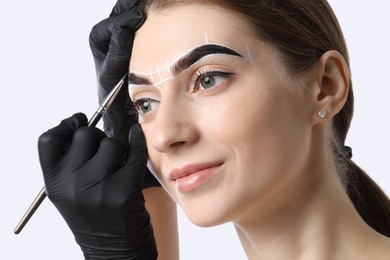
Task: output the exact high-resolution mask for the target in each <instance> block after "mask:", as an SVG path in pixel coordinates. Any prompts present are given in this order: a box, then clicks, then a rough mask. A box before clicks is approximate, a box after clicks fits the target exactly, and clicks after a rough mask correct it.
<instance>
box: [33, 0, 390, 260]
mask: <svg viewBox="0 0 390 260" xmlns="http://www.w3.org/2000/svg"><path fill="white" fill-rule="evenodd" d="M119 2H122V4H123V3H126V1H119ZM129 2H133V1H129ZM132 4H133V3H131V5H132ZM131 8H133V7H132V6H131ZM140 8H142V10H143V11H144V13H145V15H146V20H145V22H144V23H143V24H142V26H141V27H140V28H139V29H138V30H137V32H136V34H135V38H134V44H133V46H132V54H131V61H130V69H129V70H130V72H129V95H130V98H131V100H132V101H133V103H134V106H135V109H136V111H137V112H138V120H139V123H140V126H141V128H142V130H143V131H141V129H140V128H139V126H138V125H136V126H135V127H134V128H133V129H132V131H131V133H130V139H129V144H128V145H124V144H123V143H121V142H119V141H118V140H117V139H113V138H106V137H105V135H104V134H103V133H101V132H100V131H98V130H97V129H94V128H87V127H83V126H86V124H87V123H86V119H85V116H83V115H80V114H78V115H75V116H73V117H71V118H68V119H66V120H64V121H63V122H62V123H61V124H60V125H59V126H58V127H56V128H53V129H51V130H50V131H48V132H46V133H44V134H43V135H42V136H41V138H40V140H39V150H40V151H39V152H40V161H41V165H42V169H43V172H44V176H45V186H46V191H47V193H48V196H49V198H50V199H51V200H52V201H53V203H54V204H55V205H56V207H57V208H58V209H59V211H60V212H61V214H62V215H63V217H64V218H65V220H66V221H67V223H68V225H69V226H70V228H71V230H72V231H73V233H74V234H75V237H76V241H77V242H78V243H79V245H80V246H81V249H82V250H83V252H84V255H85V257H86V258H87V259H155V258H156V257H157V250H156V245H155V243H154V236H155V237H156V242H157V247H158V250H159V253H160V257H163V256H164V255H165V253H166V252H164V250H166V249H168V250H167V251H169V250H170V249H172V248H175V245H177V240H176V238H177V237H176V236H172V237H171V236H170V229H169V228H167V226H168V227H170V226H171V225H172V222H169V223H168V224H167V225H164V223H163V222H158V221H156V220H158V219H159V217H161V216H159V214H158V213H156V212H157V211H149V212H150V215H151V219H152V225H153V229H154V236H153V231H152V229H151V225H150V223H149V216H148V213H147V212H146V210H145V207H144V201H143V196H142V188H143V176H144V174H145V165H146V162H147V159H148V166H149V169H150V170H151V171H152V172H153V174H154V176H155V177H156V178H157V179H158V181H159V182H160V183H161V185H162V186H163V187H164V188H165V190H166V191H167V192H168V193H169V195H170V196H171V197H172V198H173V199H174V201H175V202H177V203H178V204H179V205H180V206H181V207H182V208H183V209H184V211H185V212H186V214H187V216H188V218H189V219H190V220H191V221H192V222H193V223H195V224H196V225H199V226H203V227H209V226H215V225H218V224H222V223H226V222H232V223H233V224H234V226H235V228H236V230H237V234H238V235H239V238H240V240H241V244H242V246H243V248H244V250H245V253H246V255H247V257H248V258H249V259H388V258H389V256H390V239H389V238H388V237H389V236H390V228H389V227H390V203H389V200H388V199H387V197H386V196H385V195H384V194H383V192H382V191H381V190H380V189H379V188H378V186H377V185H376V184H375V183H374V182H373V181H372V180H371V179H370V178H369V177H368V176H367V175H366V174H365V173H364V172H363V171H362V170H361V169H360V168H359V167H358V166H356V164H354V163H353V162H352V160H351V156H352V153H351V149H350V148H348V147H346V146H345V144H344V141H345V138H346V135H347V132H348V128H349V125H350V121H351V117H352V111H353V93H352V83H351V78H350V70H349V65H348V54H347V50H346V46H345V43H344V40H343V35H342V32H341V29H340V28H339V25H338V23H337V20H336V18H335V16H334V14H333V12H332V10H331V8H330V7H329V5H328V3H327V2H326V1H325V0H316V1H314V0H310V1H307V0H306V1H301V0H289V1H255V0H253V1H222V0H221V1H218V0H214V1H213V0H210V1H202V0H200V1H194V0H191V1H190V0H188V1H175V0H155V1H153V0H150V1H149V0H145V1H140ZM119 9H120V8H119ZM124 9H126V8H124ZM126 10H127V9H126ZM113 14H114V15H113V16H114V17H115V18H112V17H111V20H108V21H111V22H112V21H113V20H115V21H116V23H118V24H119V25H120V27H121V28H122V29H123V28H128V27H131V28H132V30H136V29H137V28H138V23H134V19H135V18H134V17H135V16H136V15H135V14H134V12H132V14H131V17H130V18H129V17H128V16H127V17H126V15H122V13H121V12H119V13H116V9H115V8H114V10H113ZM125 14H126V12H125ZM134 15H135V16H134ZM135 24H137V25H135ZM103 25H104V23H103ZM114 25H115V23H114ZM97 28H100V27H99V26H98V27H97ZM108 28H112V27H110V26H108ZM114 28H115V26H114ZM118 30H119V29H118ZM95 31H96V30H95ZM98 31H99V32H102V31H101V30H98ZM103 31H104V30H103ZM111 33H112V36H110V37H114V38H111V39H115V40H111V41H110V48H111V49H112V48H114V49H115V47H116V46H117V45H118V46H121V43H123V42H126V40H127V41H128V42H130V41H131V42H132V38H131V37H130V38H126V37H118V36H117V35H119V34H120V33H117V31H115V30H112V31H111ZM103 34H104V33H102V35H103ZM123 39H125V41H123ZM92 42H93V41H92ZM95 42H98V43H100V41H95ZM130 45H131V44H130ZM95 47H96V46H95ZM92 49H93V52H94V55H95V57H101V55H100V56H99V54H100V53H101V52H99V51H97V50H100V49H101V50H105V51H107V48H99V45H97V47H96V48H94V47H93V48H92ZM94 50H95V51H94ZM103 56H104V55H103ZM109 56H110V55H107V56H105V58H106V59H109V58H108V57H109ZM127 57H129V54H128V56H127ZM122 63H123V62H122ZM101 64H105V65H107V64H110V63H109V62H99V61H98V62H97V68H98V71H99V70H100V69H101V67H99V65H101ZM105 65H103V68H105V67H104V66H105ZM100 72H101V71H100ZM116 74H118V75H119V77H120V76H121V75H122V74H123V73H122V72H121V73H116ZM118 75H116V76H118ZM108 78H109V77H108ZM101 82H104V81H101ZM108 85H111V84H108ZM113 111H114V110H113ZM118 118H119V117H118ZM114 121H115V120H113V121H112V122H114ZM109 123H110V117H106V124H109ZM107 132H108V133H110V135H112V136H116V135H115V134H111V132H110V129H108V131H107ZM142 132H143V133H144V135H145V139H146V143H145V142H144V141H145V139H144V137H143V133H142ZM53 144H55V145H53ZM145 146H146V147H145ZM146 148H147V153H146ZM70 173H71V174H70ZM157 189H161V188H157ZM146 193H147V191H144V194H146ZM152 197H153V196H152ZM145 199H146V203H147V204H148V201H150V200H149V199H148V196H145ZM167 201H168V202H166V204H169V203H170V202H169V200H167ZM152 204H155V205H158V200H155V201H154V203H152ZM164 205H165V204H164ZM164 205H162V204H160V205H159V206H160V208H161V207H163V206H164ZM169 205H170V204H169ZM147 206H148V205H147ZM149 206H150V205H149ZM149 206H148V208H149ZM152 206H153V205H152ZM169 209H170V210H169V211H170V212H168V213H166V214H164V216H172V215H173V214H172V212H174V208H171V207H169ZM169 220H170V219H169ZM156 223H160V224H156ZM161 227H163V228H162V229H160V228H161ZM173 233H174V234H175V230H174V232H173ZM170 238H173V239H172V240H170ZM162 241H163V242H162ZM164 242H165V243H166V246H161V244H162V243H164ZM170 242H171V243H170ZM172 244H173V245H174V246H173V247H171V245H172ZM159 245H160V246H159ZM161 259H163V258H161ZM165 259H172V258H169V257H167V258H165Z"/></svg>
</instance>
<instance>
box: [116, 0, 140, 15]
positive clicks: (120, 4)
mask: <svg viewBox="0 0 390 260" xmlns="http://www.w3.org/2000/svg"><path fill="white" fill-rule="evenodd" d="M138 3H139V0H118V1H116V4H115V6H114V7H113V8H112V11H111V14H110V16H117V15H119V14H121V13H123V12H126V11H127V10H130V8H132V7H133V6H137V5H138Z"/></svg>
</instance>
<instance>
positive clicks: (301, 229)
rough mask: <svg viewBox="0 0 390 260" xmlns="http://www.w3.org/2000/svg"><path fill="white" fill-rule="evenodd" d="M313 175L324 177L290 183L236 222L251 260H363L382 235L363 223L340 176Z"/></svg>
mask: <svg viewBox="0 0 390 260" xmlns="http://www.w3.org/2000/svg"><path fill="white" fill-rule="evenodd" d="M312 174H314V173H312ZM314 175H315V176H316V177H317V178H318V177H319V176H322V178H320V179H317V180H316V181H313V182H310V181H309V182H307V181H306V182H307V183H308V185H306V186H302V183H291V184H290V185H287V186H286V187H285V188H286V189H285V190H284V192H283V193H282V194H283V195H282V196H280V194H281V193H280V191H279V192H276V193H277V194H278V198H277V200H276V199H275V198H267V199H266V200H263V201H261V202H259V204H257V205H254V206H253V207H252V208H251V209H250V210H248V212H246V213H244V214H242V216H241V218H240V219H238V220H237V221H234V224H235V227H236V230H237V234H238V236H239V238H240V240H241V243H242V245H243V247H244V250H245V252H246V254H247V256H248V258H249V259H267V260H271V259H311V260H313V259H359V257H362V256H363V255H364V254H367V253H368V252H369V251H367V246H369V245H368V244H367V243H366V242H367V241H371V242H370V243H371V244H372V241H375V239H378V238H379V237H380V236H379V235H378V234H377V233H375V232H374V231H373V230H372V229H370V228H369V227H368V226H367V225H366V224H365V223H364V222H363V220H362V219H361V218H360V216H359V215H358V213H357V212H356V210H355V209H354V207H353V205H352V203H351V202H350V200H349V199H348V196H347V194H346V193H345V192H344V190H343V188H342V186H341V184H340V182H339V180H338V179H337V178H338V177H337V174H336V173H335V172H333V173H332V172H331V173H329V172H327V173H324V174H319V173H318V172H316V173H315V174H314ZM275 196H276V195H275ZM267 200H268V201H269V202H268V203H267ZM271 201H272V203H271ZM266 213H268V214H266ZM382 240H383V238H382ZM359 252H360V253H359ZM369 256H370V255H367V257H368V258H362V259H369Z"/></svg>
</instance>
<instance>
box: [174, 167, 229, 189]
mask: <svg viewBox="0 0 390 260" xmlns="http://www.w3.org/2000/svg"><path fill="white" fill-rule="evenodd" d="M222 164H223V163H222V162H211V163H200V164H188V165H186V166H184V167H183V168H180V169H174V170H172V171H171V172H170V174H169V178H170V179H171V180H174V181H175V183H176V189H177V190H178V191H179V192H182V193H184V192H190V191H193V190H195V189H196V188H198V187H200V186H202V185H203V184H205V183H206V182H208V181H209V180H210V179H211V178H212V177H213V176H214V175H215V174H216V171H217V170H218V169H219V168H220V166H221V165H222Z"/></svg>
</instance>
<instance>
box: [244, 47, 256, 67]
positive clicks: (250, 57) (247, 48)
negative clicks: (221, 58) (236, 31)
mask: <svg viewBox="0 0 390 260" xmlns="http://www.w3.org/2000/svg"><path fill="white" fill-rule="evenodd" d="M246 53H247V54H248V59H249V62H250V63H251V64H254V61H253V58H252V54H251V51H250V49H249V46H248V44H247V45H246Z"/></svg>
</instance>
